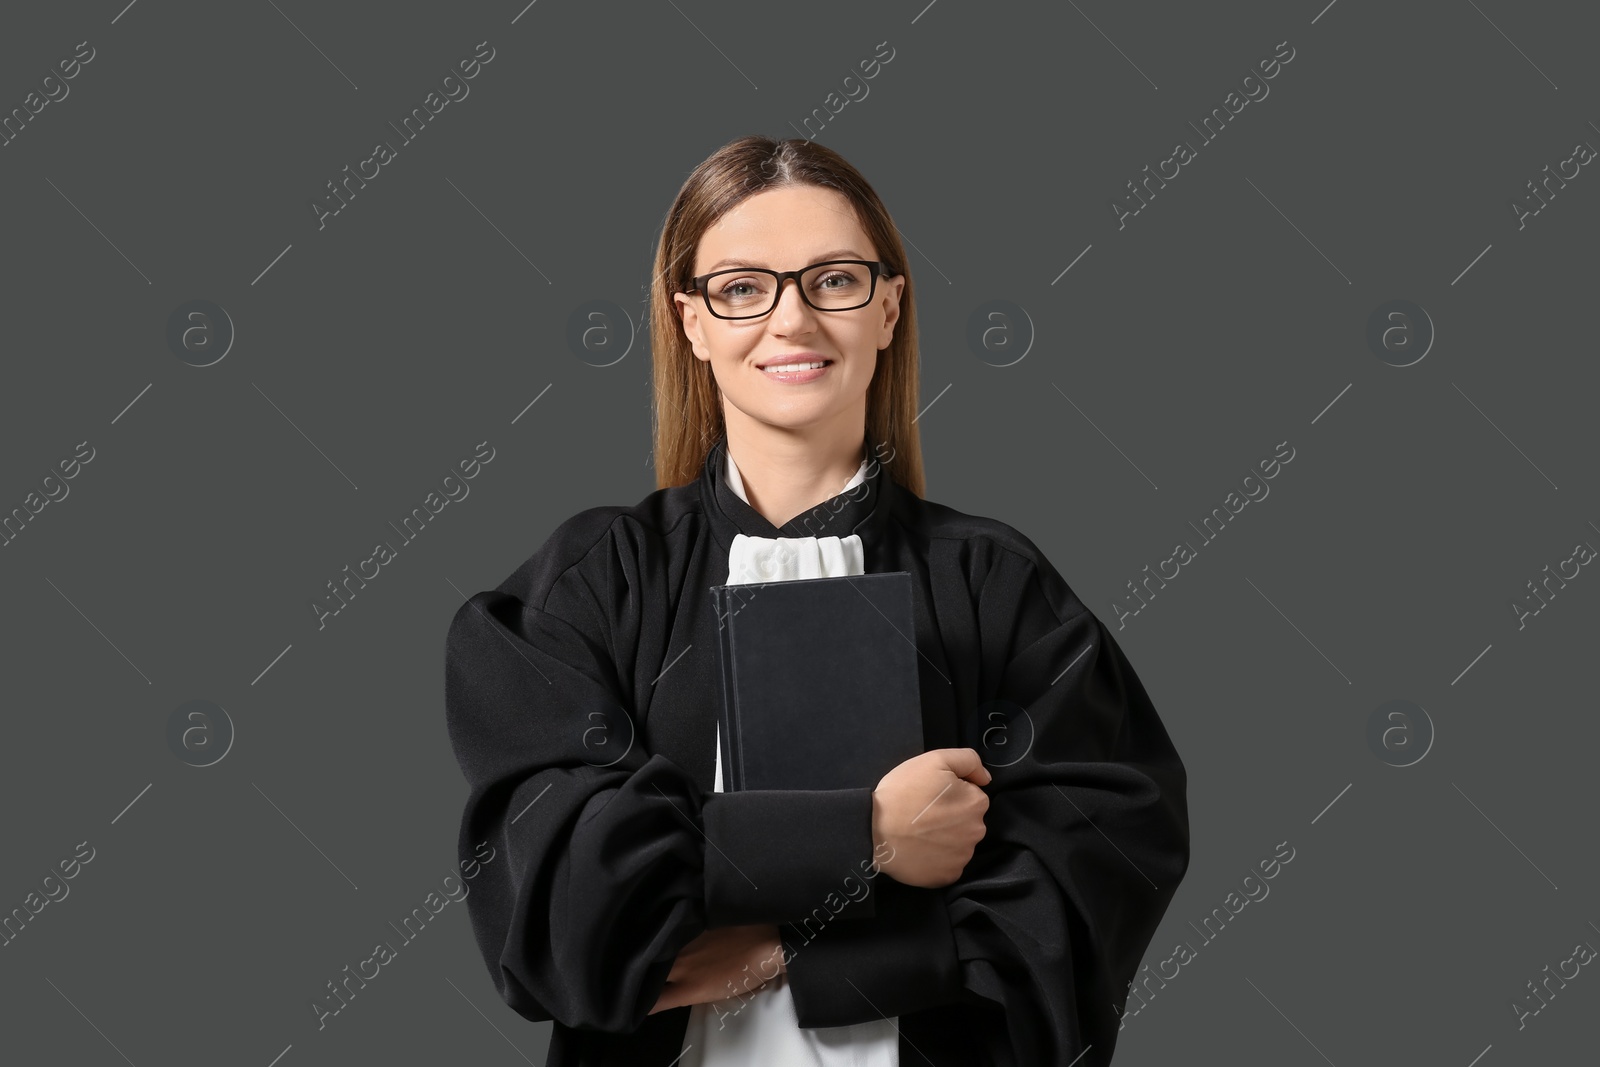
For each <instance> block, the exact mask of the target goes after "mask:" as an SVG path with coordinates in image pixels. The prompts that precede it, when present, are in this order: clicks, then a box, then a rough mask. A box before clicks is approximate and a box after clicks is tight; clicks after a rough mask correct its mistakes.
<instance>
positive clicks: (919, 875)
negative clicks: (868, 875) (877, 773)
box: [872, 748, 993, 888]
mask: <svg viewBox="0 0 1600 1067" xmlns="http://www.w3.org/2000/svg"><path fill="white" fill-rule="evenodd" d="M992 780H993V776H992V775H991V774H990V773H989V771H988V769H987V768H985V767H984V765H983V760H982V759H981V758H980V757H979V756H978V753H977V751H976V750H975V749H971V748H936V749H933V750H932V751H929V752H924V753H922V754H921V755H920V756H913V757H912V758H911V759H908V760H906V761H905V762H904V763H902V764H900V765H899V766H898V767H896V768H895V769H894V770H892V771H890V772H889V773H888V774H886V775H884V776H883V778H882V779H881V780H880V781H879V782H878V785H877V788H876V789H874V790H873V791H872V840H873V842H874V843H875V846H876V848H877V849H881V848H882V846H883V845H884V844H887V845H888V846H889V850H890V851H889V858H888V859H886V860H879V861H878V864H877V866H878V870H879V871H880V872H882V873H884V874H887V875H889V876H890V877H891V878H893V879H894V880H895V881H897V882H902V883H904V884H906V885H915V886H925V887H929V888H937V887H939V886H947V885H949V884H950V883H952V882H954V881H955V880H956V879H958V878H960V877H961V872H962V871H964V870H965V869H966V866H967V862H968V861H969V860H971V859H972V853H973V850H974V849H975V848H976V847H977V845H978V842H979V841H982V840H983V835H984V832H985V829H986V828H985V826H984V824H983V813H984V812H986V811H988V810H989V797H988V794H986V793H984V791H983V790H982V789H981V788H980V786H985V785H988V784H989V783H990V782H991V781H992Z"/></svg>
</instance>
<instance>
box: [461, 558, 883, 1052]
mask: <svg viewBox="0 0 1600 1067" xmlns="http://www.w3.org/2000/svg"><path fill="white" fill-rule="evenodd" d="M558 548H559V537H558V538H554V539H553V543H552V544H551V545H547V547H546V549H545V550H543V551H544V552H545V555H544V556H541V557H536V558H534V559H532V560H530V562H529V563H528V564H525V565H524V567H523V568H521V569H519V571H518V572H517V573H516V574H514V575H513V576H512V577H511V578H508V579H507V580H506V581H505V582H504V583H502V584H501V586H500V587H499V588H497V589H495V590H492V591H485V592H479V593H477V594H475V595H473V596H472V597H470V598H469V599H468V600H467V601H466V602H465V603H464V604H462V605H461V606H460V608H459V609H458V610H457V611H456V613H455V615H454V617H453V619H452V620H451V623H450V627H449V632H448V635H447V638H446V647H445V706H446V722H447V727H448V731H449V736H450V741H451V744H452V746H453V749H454V752H455V756H456V759H457V762H458V764H459V765H460V768H461V771H462V774H463V775H464V776H465V778H466V780H467V784H468V787H469V792H468V797H467V800H466V804H465V809H464V811H463V812H462V816H461V823H460V835H459V838H458V842H457V852H458V855H459V856H460V857H461V859H462V860H463V869H464V870H471V869H474V868H471V867H468V866H467V865H466V864H467V863H468V861H469V860H470V858H471V857H473V856H474V855H476V856H477V857H478V859H479V864H480V865H479V866H478V867H477V868H476V870H477V877H475V878H474V879H473V881H472V882H471V883H469V884H470V889H471V892H470V893H469V895H468V896H467V898H466V903H467V910H468V913H469V915H470V918H471V921H472V927H473V932H474V936H475V937H476V939H477V942H478V946H479V949H480V951H481V952H482V954H483V957H484V961H485V963H486V964H487V966H488V968H489V971H490V974H491V976H492V977H493V979H494V982H495V985H496V988H497V989H498V991H499V993H500V996H501V997H502V998H503V999H504V1000H505V1002H506V1003H507V1004H508V1005H509V1006H510V1007H512V1008H513V1009H514V1010H516V1011H517V1012H518V1013H519V1014H521V1015H523V1016H524V1017H526V1018H528V1019H530V1020H533V1021H545V1020H550V1019H555V1020H557V1021H559V1022H561V1023H562V1024H564V1025H567V1026H570V1027H575V1028H587V1029H597V1030H603V1031H608V1032H632V1031H633V1030H635V1029H637V1028H638V1026H639V1025H640V1024H641V1023H642V1022H643V1021H644V1020H645V1018H646V1017H647V1015H648V1014H649V1012H650V1009H651V1008H652V1007H654V1005H655V1001H656V999H657V998H658V997H659V996H660V993H661V991H662V989H663V988H664V986H665V984H666V980H667V975H668V973H669V971H670V970H671V968H672V963H673V961H674V959H675V958H676V957H677V954H678V952H679V951H680V950H681V949H682V948H683V947H684V946H685V945H686V944H688V943H689V942H690V941H691V940H693V939H694V938H695V937H697V936H698V935H699V934H701V933H702V932H703V931H705V930H706V929H708V928H710V927H714V926H724V925H732V924H736V923H755V922H772V923H777V922H781V921H784V920H786V919H791V918H797V917H799V916H802V915H804V914H807V913H808V912H809V910H810V908H811V907H812V905H813V904H814V902H815V901H816V900H817V899H818V898H820V897H821V896H823V895H824V894H826V893H827V892H828V891H829V890H830V889H831V888H832V887H833V886H834V885H835V884H836V883H837V881H838V876H837V874H836V873H835V872H836V871H838V870H842V869H852V868H856V867H857V866H858V865H860V864H862V863H864V862H867V861H869V859H870V857H871V855H872V843H871V818H872V815H871V812H872V808H871V790H870V789H859V790H854V789H851V790H819V791H798V790H796V791H789V790H782V791H752V792H749V793H745V794H713V793H702V792H701V790H699V788H698V787H697V786H696V785H695V783H694V782H693V780H692V779H691V778H690V776H689V775H688V774H687V772H685V771H684V770H683V769H682V768H681V767H679V766H678V765H676V764H675V763H673V762H672V761H671V760H669V759H667V758H666V757H665V756H663V755H661V754H658V753H651V752H649V751H648V750H647V749H646V746H645V745H644V743H643V742H642V740H641V738H640V735H639V731H638V723H637V721H636V716H635V715H634V713H633V709H632V707H631V705H630V702H629V700H628V699H627V697H626V695H625V694H626V693H627V692H628V690H627V688H626V687H625V685H624V682H623V678H622V677H621V676H619V672H618V668H617V658H618V656H617V655H616V654H615V652H616V650H618V649H627V648H635V647H651V646H652V645H653V646H654V647H660V646H662V645H663V644H664V642H665V640H666V637H665V635H663V634H662V633H660V632H658V631H657V630H655V629H653V628H656V627H664V626H665V623H664V621H652V618H651V617H650V616H648V615H646V616H643V617H640V616H635V615H633V614H631V611H633V610H641V611H648V610H649V609H648V608H647V607H643V605H645V604H647V603H648V602H650V601H651V600H652V599H653V598H649V597H645V596H642V595H641V594H640V590H639V589H638V588H635V586H637V585H638V584H639V582H640V579H639V577H638V574H637V573H636V572H628V571H627V569H626V568H624V567H622V566H620V565H617V564H614V563H613V562H611V561H612V560H614V559H616V558H619V554H618V553H617V552H616V551H615V546H601V547H600V549H599V551H597V552H592V553H589V554H588V555H587V556H584V557H583V559H582V561H581V565H573V566H568V567H558V566H557V561H559V554H558V551H557V549H558ZM655 603H656V605H657V610H661V604H660V601H659V600H656V601H655ZM483 842H488V843H489V845H490V846H492V849H493V851H492V852H489V851H487V850H485V849H484V848H483V844H482V843H483ZM485 855H488V856H490V857H491V858H490V859H489V860H488V861H487V862H484V861H483V860H482V857H483V856H485ZM866 914H870V912H866Z"/></svg>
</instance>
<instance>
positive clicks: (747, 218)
mask: <svg viewBox="0 0 1600 1067" xmlns="http://www.w3.org/2000/svg"><path fill="white" fill-rule="evenodd" d="M830 259H864V260H868V261H876V260H877V259H878V249H876V248H874V247H873V245H872V243H871V242H870V241H868V240H867V235H866V233H865V231H863V230H862V228H861V224H860V223H859V222H858V221H857V220H856V216H855V212H854V211H853V210H852V207H851V204H850V201H849V200H848V199H846V198H845V196H844V194H842V193H839V192H837V191H835V190H833V189H824V188H821V187H819V186H814V185H797V186H785V187H779V188H772V189H767V190H764V191H762V192H760V193H757V194H756V195H754V196H752V197H750V198H749V199H747V200H745V201H744V202H742V203H741V204H739V205H738V206H737V207H735V208H733V209H732V210H731V211H729V212H727V213H726V214H724V215H723V216H722V218H721V219H719V220H718V221H717V222H716V223H715V224H714V225H713V226H712V227H711V228H710V229H708V230H707V231H706V232H705V233H704V234H703V235H702V236H701V238H700V243H699V246H698V248H697V249H696V254H695V262H694V269H693V271H692V274H694V275H700V274H709V273H711V272H712V271H714V270H725V269H728V268H731V267H765V268H767V269H769V270H777V271H784V270H798V269H800V268H801V267H806V266H809V265H811V264H813V263H820V262H822V261H824V260H830ZM724 260H727V261H728V262H726V263H724V262H723V261H724ZM729 277H730V278H734V277H735V276H732V275H730V276H729ZM735 280H736V279H735ZM766 281H767V282H770V281H771V279H770V278H769V279H766ZM717 284H718V283H717V282H713V283H712V285H713V286H715V285H717ZM904 286H905V278H904V277H898V276H897V277H894V278H885V277H880V278H879V279H878V282H877V288H876V290H874V292H873V295H872V301H871V303H869V304H867V306H865V307H861V308H856V309H855V310H853V311H818V310H816V309H815V308H813V307H811V306H810V305H808V304H807V303H806V302H805V301H803V300H801V299H800V292H799V282H798V280H796V279H789V280H786V281H785V282H784V283H783V289H782V291H781V293H780V295H779V299H778V306H777V307H775V308H773V309H772V311H771V312H770V313H768V314H767V315H765V316H764V317H762V318H759V319H743V320H731V319H719V318H717V317H716V316H714V315H712V314H710V312H708V311H707V310H706V305H705V302H704V301H703V300H702V299H701V296H700V294H699V293H690V294H685V293H676V294H674V295H673V300H674V301H675V302H676V304H677V306H678V313H679V315H680V316H681V318H682V320H683V332H684V334H685V336H687V337H688V339H689V343H690V345H691V346H692V347H693V349H694V354H695V358H696V359H698V360H700V361H701V362H703V363H706V364H708V365H709V373H711V374H712V375H714V376H715V377H716V382H717V388H718V389H719V390H720V391H721V393H722V403H723V414H724V418H725V420H730V421H731V420H737V419H741V418H744V419H749V420H754V421H757V422H761V423H765V424H767V425H770V426H781V427H784V428H787V429H800V428H802V427H807V426H819V427H824V428H827V429H830V430H832V429H837V430H838V431H839V432H841V433H848V432H850V431H852V430H854V429H858V428H859V427H861V426H862V425H864V424H865V421H866V397H867V386H868V385H869V384H870V383H871V382H872V373H873V370H874V369H875V368H876V367H877V365H878V352H879V351H881V350H882V349H884V348H887V347H888V345H889V342H890V340H891V339H892V338H893V337H894V324H895V323H896V322H897V321H898V320H899V318H900V291H901V289H902V288H904ZM764 287H765V286H764ZM746 291H748V290H746ZM800 352H805V353H812V354H813V355H814V356H815V358H816V359H823V360H831V361H832V362H831V363H830V364H829V366H828V367H827V368H826V369H825V370H824V371H823V372H822V374H821V375H820V376H818V377H817V378H816V379H815V380H813V381H809V382H803V383H792V382H785V381H778V380H775V379H774V378H773V376H772V375H771V373H770V372H768V371H764V370H761V369H760V368H761V365H762V364H764V363H765V362H767V361H768V360H770V359H772V358H773V357H775V356H786V355H792V354H795V353H800Z"/></svg>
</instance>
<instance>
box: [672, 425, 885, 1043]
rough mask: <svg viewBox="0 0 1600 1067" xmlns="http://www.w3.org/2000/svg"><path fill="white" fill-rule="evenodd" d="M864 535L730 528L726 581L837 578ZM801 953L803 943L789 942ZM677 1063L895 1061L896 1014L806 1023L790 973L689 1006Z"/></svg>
mask: <svg viewBox="0 0 1600 1067" xmlns="http://www.w3.org/2000/svg"><path fill="white" fill-rule="evenodd" d="M726 458H727V482H728V486H729V488H731V489H732V490H733V491H734V492H735V493H737V494H738V495H739V499H741V500H743V501H744V502H745V503H747V504H748V503H749V502H750V498H749V497H748V496H746V495H745V491H744V482H743V481H742V480H741V479H740V477H739V468H738V467H736V466H734V462H733V456H732V455H731V454H726ZM866 477H867V460H862V461H861V466H860V468H858V469H857V470H856V473H855V477H853V478H851V479H850V481H849V483H848V484H847V485H845V487H844V488H843V489H841V490H839V491H840V492H841V493H843V492H848V491H849V490H851V489H854V488H855V487H856V486H858V485H860V484H861V483H862V482H863V481H865V480H866ZM864 573H866V571H865V567H864V560H863V558H862V545H861V538H860V537H859V536H858V535H856V534H851V535H850V536H848V537H842V538H841V537H822V538H817V537H751V536H749V535H747V534H735V535H734V538H733V545H732V548H731V550H730V551H729V553H728V582H727V584H729V585H745V584H748V583H750V582H782V581H789V580H792V579H795V578H834V577H838V576H840V575H848V574H864ZM716 767H717V771H716V784H715V785H714V786H713V788H714V789H715V791H716V792H718V793H720V792H722V738H721V734H720V730H719V732H718V738H717V753H716ZM794 947H795V948H796V950H797V951H804V946H794ZM678 1063H679V1065H681V1067H748V1065H749V1064H753V1063H758V1064H761V1065H762V1067H899V1063H900V1020H899V1018H898V1017H895V1018H888V1019H874V1020H871V1021H869V1022H864V1023H856V1024H855V1025H853V1026H826V1027H813V1028H811V1029H803V1028H802V1027H801V1026H800V1022H799V1017H798V1016H797V1015H796V1014H795V1009H794V997H793V995H792V994H791V993H790V992H789V979H788V976H787V975H784V974H779V975H778V976H777V977H776V978H772V979H769V980H768V981H767V982H766V983H765V984H763V985H762V986H761V987H760V988H759V989H755V990H752V991H750V992H748V993H744V992H741V993H740V994H738V995H737V996H729V997H728V998H727V999H726V1000H719V1001H717V1002H715V1003H712V1004H695V1005H693V1006H691V1008H690V1009H689V1026H688V1029H687V1030H686V1031H685V1032H684V1054H683V1056H682V1057H681V1059H680V1060H679V1061H678Z"/></svg>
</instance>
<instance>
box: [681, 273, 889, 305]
mask: <svg viewBox="0 0 1600 1067" xmlns="http://www.w3.org/2000/svg"><path fill="white" fill-rule="evenodd" d="M835 263H854V264H856V265H858V266H862V267H866V268H867V270H868V271H869V272H870V274H871V284H869V285H868V287H867V298H866V299H865V300H863V301H861V303H859V304H856V305H853V306H852V307H847V308H820V307H817V305H815V304H813V303H812V302H811V298H810V297H808V296H807V295H806V290H805V286H803V285H801V284H800V275H802V274H804V273H805V272H806V271H808V270H815V269H816V268H817V267H827V266H832V265H833V264H835ZM722 274H765V275H766V276H767V277H769V278H772V279H773V280H774V287H773V290H772V304H771V306H769V307H768V308H767V309H766V310H765V311H758V312H756V313H755V314H754V315H724V314H722V313H721V312H719V311H717V310H716V309H715V308H713V307H712V306H711V297H710V296H709V295H707V293H706V283H707V282H709V281H710V280H711V279H712V278H715V277H717V276H719V275H722ZM880 275H881V276H883V277H885V278H894V277H898V275H897V274H896V272H895V269H894V268H893V267H891V266H889V264H887V263H885V262H883V261H882V260H878V261H876V262H874V261H871V260H866V259H825V260H823V261H822V262H821V263H812V264H809V265H808V266H804V267H801V268H800V269H799V270H768V269H766V268H765V267H729V268H728V269H727V270H715V271H712V272H711V273H710V274H699V275H696V276H695V277H693V278H690V279H689V281H690V282H691V283H692V284H691V288H688V289H685V290H683V292H685V293H699V294H700V300H701V302H702V303H704V304H705V306H706V310H707V311H708V312H710V313H711V314H712V315H713V316H714V317H716V318H719V319H728V320H737V319H759V318H761V317H762V316H764V315H770V314H772V312H773V311H774V309H776V308H777V306H778V301H779V300H781V299H783V283H784V280H785V279H787V278H793V279H794V284H795V288H796V289H798V290H800V299H801V300H804V301H805V302H806V306H807V307H809V308H812V309H813V310H815V311H859V310H860V309H862V308H864V307H866V306H867V305H868V304H870V303H872V298H873V297H874V296H876V295H878V278H879V276H880Z"/></svg>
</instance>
